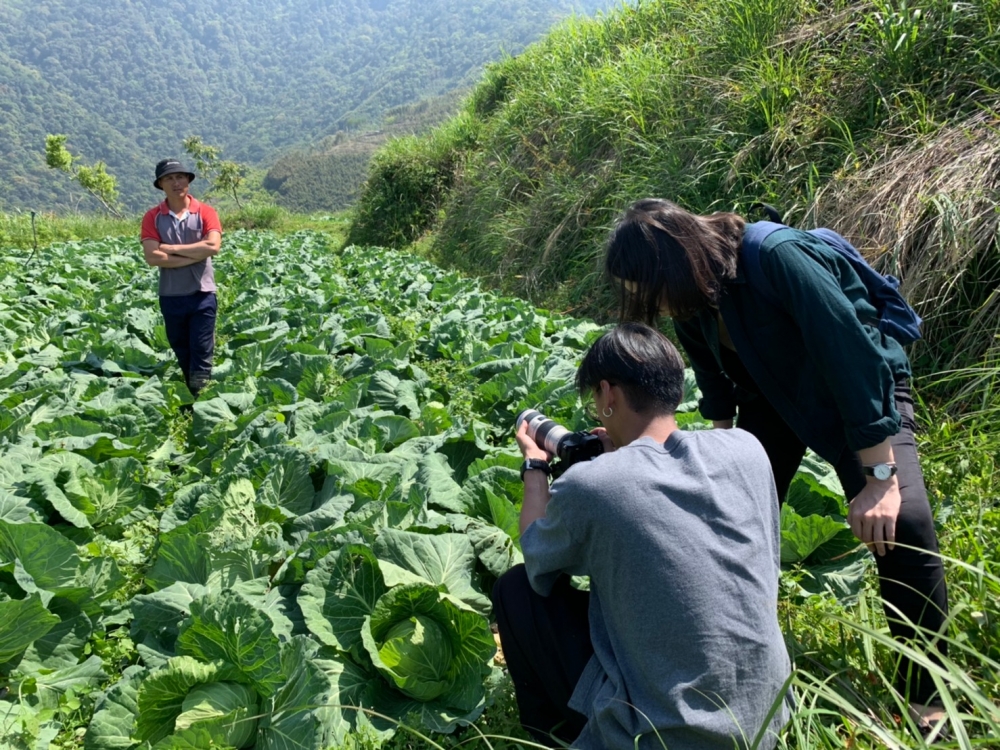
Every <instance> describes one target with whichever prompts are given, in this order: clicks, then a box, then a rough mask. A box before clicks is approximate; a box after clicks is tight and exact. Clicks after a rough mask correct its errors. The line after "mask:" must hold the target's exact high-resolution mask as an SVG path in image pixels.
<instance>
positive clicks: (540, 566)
mask: <svg viewBox="0 0 1000 750" xmlns="http://www.w3.org/2000/svg"><path fill="white" fill-rule="evenodd" d="M683 384H684V364H683V361H682V360H681V357H680V355H679V354H678V352H677V350H676V349H675V348H674V346H673V345H672V344H671V343H670V342H669V341H668V340H667V339H666V338H665V337H664V336H663V335H661V334H660V333H659V332H657V331H656V330H654V329H652V328H650V327H648V326H646V325H643V324H638V323H629V324H624V325H620V326H618V327H617V328H615V329H613V330H611V331H610V332H608V333H606V334H605V335H604V336H602V337H601V338H600V339H598V340H597V341H596V342H595V343H594V345H593V346H592V347H591V348H590V350H589V351H588V352H587V354H586V356H585V357H584V360H583V362H582V363H581V365H580V368H579V371H578V372H577V376H576V385H577V388H578V389H579V391H580V394H581V396H584V397H591V396H592V397H593V400H594V406H595V407H596V411H597V414H598V415H599V419H600V422H601V424H602V427H601V428H597V429H596V430H594V434H596V435H598V436H599V438H600V440H601V442H602V443H603V447H604V452H603V453H601V454H600V455H598V456H597V457H596V458H594V459H593V460H589V461H579V462H576V463H574V464H573V465H572V466H570V467H569V468H568V469H567V470H566V471H565V473H564V474H563V475H562V476H561V477H560V478H558V479H557V480H555V481H554V482H553V483H552V485H551V487H550V486H549V483H548V479H549V477H548V474H549V473H550V472H549V461H550V460H551V459H552V458H553V456H552V455H551V454H550V453H548V452H547V451H546V450H545V449H544V447H540V446H539V445H538V444H537V443H536V442H535V440H534V439H532V437H531V436H530V434H529V424H530V420H528V419H522V420H519V422H520V425H519V427H518V431H517V442H518V445H519V446H520V448H521V452H522V453H523V454H524V458H525V462H524V467H523V471H522V476H523V479H524V504H523V506H522V510H521V546H522V550H523V552H524V565H519V566H517V567H515V568H513V569H512V570H510V571H509V572H508V573H507V574H505V575H504V576H503V577H502V578H501V579H500V580H499V581H497V584H496V586H495V588H494V589H493V604H494V607H495V611H496V615H497V623H498V626H499V631H500V639H501V642H502V645H503V651H504V656H505V658H506V661H507V665H508V668H509V670H510V674H511V678H512V679H513V682H514V687H515V691H516V694H517V704H518V709H519V711H520V718H521V723H522V724H523V725H524V727H525V729H527V730H528V731H529V732H530V733H531V734H532V735H533V736H534V737H535V738H536V739H538V740H539V741H540V742H542V743H545V744H548V745H552V744H558V743H567V744H569V745H570V746H571V747H574V748H581V749H582V750H587V749H591V748H592V749H594V750H597V749H598V748H601V749H602V750H603V749H605V748H606V749H608V750H618V749H619V748H620V749H621V750H626V749H629V750H631V748H640V749H641V750H646V749H647V748H658V749H660V750H662V748H664V747H666V748H669V749H670V750H684V749H685V748H720V749H722V748H725V750H732V748H734V747H740V748H743V747H747V746H748V745H749V744H750V743H752V742H753V740H754V738H755V736H756V735H757V733H758V731H760V730H761V729H762V727H764V725H765V724H767V726H766V727H764V729H765V731H766V734H767V736H766V737H765V739H764V741H763V742H761V743H760V745H759V746H758V747H761V748H771V747H773V746H774V744H775V741H776V733H777V732H778V730H779V729H780V728H781V726H782V725H783V724H784V723H785V721H787V718H788V711H787V708H786V706H785V705H784V701H783V698H784V695H785V692H786V686H785V682H786V679H787V678H788V675H789V670H790V667H789V660H788V654H787V652H786V650H785V644H784V641H783V639H782V636H781V632H780V630H779V628H778V621H777V596H778V566H779V541H778V515H777V514H778V503H777V497H776V495H775V489H774V480H773V478H772V475H771V467H770V463H769V462H768V459H767V455H766V454H765V453H764V450H763V448H762V447H761V446H760V444H759V443H758V442H757V440H756V439H755V438H754V437H752V436H751V435H750V434H749V433H747V432H744V431H742V430H738V429H737V430H706V431H697V432H683V431H681V430H678V428H677V424H676V422H675V420H674V411H675V409H676V408H677V405H678V403H680V399H681V396H682V393H683ZM535 434H536V436H537V430H536V431H535ZM573 575H586V576H590V591H589V593H588V592H585V591H580V590H577V589H575V588H573V587H572V586H571V585H570V578H569V576H573ZM779 696H780V697H779ZM776 703H779V704H780V707H779V708H778V710H776V711H775V712H774V714H773V715H772V716H770V720H768V717H769V715H770V712H771V709H772V706H774V705H775V704H776Z"/></svg>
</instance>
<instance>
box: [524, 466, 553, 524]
mask: <svg viewBox="0 0 1000 750" xmlns="http://www.w3.org/2000/svg"><path fill="white" fill-rule="evenodd" d="M548 504H549V478H548V477H547V476H546V475H545V472H543V471H526V472H525V473H524V503H523V504H522V505H521V523H520V530H521V533H522V534H523V533H524V532H525V530H526V529H527V528H528V527H529V526H531V524H533V523H534V522H535V521H537V520H538V519H539V518H545V506H546V505H548Z"/></svg>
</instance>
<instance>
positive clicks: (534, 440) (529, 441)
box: [516, 409, 610, 479]
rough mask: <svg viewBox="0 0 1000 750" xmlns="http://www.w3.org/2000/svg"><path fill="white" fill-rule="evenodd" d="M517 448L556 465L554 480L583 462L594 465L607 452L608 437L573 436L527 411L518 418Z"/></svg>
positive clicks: (555, 424) (553, 423) (529, 456)
mask: <svg viewBox="0 0 1000 750" xmlns="http://www.w3.org/2000/svg"><path fill="white" fill-rule="evenodd" d="M516 426H517V434H516V437H517V444H518V447H520V449H521V453H522V454H523V455H524V457H525V458H526V459H527V458H538V459H542V460H543V461H548V460H550V459H551V458H553V457H558V459H559V460H558V461H557V462H555V463H554V464H552V478H553V479H555V478H558V477H559V476H561V475H562V473H563V472H564V471H566V469H568V468H569V467H570V466H572V465H573V464H575V463H578V462H579V461H590V460H591V459H592V458H596V457H597V456H599V455H601V454H602V453H604V452H605V450H606V447H605V441H608V443H610V441H609V440H608V438H607V436H606V435H601V434H594V433H590V432H583V431H581V432H570V431H569V430H567V429H566V428H565V427H563V426H562V425H560V424H557V423H556V422H554V421H552V420H551V419H549V418H548V417H546V416H545V415H544V414H542V413H540V412H538V411H536V410H534V409H525V410H524V411H522V412H521V413H520V414H519V415H518V417H517V422H516Z"/></svg>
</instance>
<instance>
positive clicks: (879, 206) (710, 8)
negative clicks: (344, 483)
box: [352, 0, 1000, 368]
mask: <svg viewBox="0 0 1000 750" xmlns="http://www.w3.org/2000/svg"><path fill="white" fill-rule="evenodd" d="M998 24H1000V2H997V0H974V2H967V3H953V2H945V0H915V1H914V0H827V1H824V2H814V1H811V0H693V2H687V1H685V2H680V0H650V1H648V2H645V1H644V2H641V3H638V4H637V7H629V6H626V7H622V8H620V9H619V10H617V11H615V12H613V13H611V14H609V15H607V16H606V17H603V18H601V19H600V20H578V21H573V22H570V23H566V24H564V25H563V26H562V27H560V28H559V29H558V30H557V31H555V32H554V33H552V34H551V35H550V36H549V37H547V38H546V39H545V40H543V41H542V42H539V43H537V44H535V45H533V46H532V47H531V48H529V49H528V50H527V51H526V52H525V53H524V54H522V55H520V56H519V57H517V58H514V59H510V60H507V61H505V62H503V63H500V64H497V65H495V66H493V67H491V68H490V69H489V71H488V73H487V75H486V76H485V78H484V80H483V82H482V83H481V84H480V85H479V87H478V88H477V89H476V90H475V91H474V93H473V94H472V95H471V97H470V98H469V99H468V101H467V102H466V105H465V108H464V111H463V112H462V113H460V114H459V115H458V116H457V117H456V118H455V119H454V120H453V121H451V122H450V123H448V124H446V125H445V126H443V127H442V128H441V129H439V130H438V131H436V132H434V133H432V134H431V135H429V136H427V137H424V138H420V139H412V138H411V139H403V140H400V141H397V142H394V143H392V144H390V145H389V146H387V147H386V149H384V150H383V151H382V152H381V153H380V154H378V155H376V158H375V161H374V165H373V168H372V170H371V172H370V175H369V180H368V183H367V187H366V189H365V191H364V193H363V195H362V198H361V201H360V203H359V207H358V213H357V219H356V221H355V224H354V228H353V233H352V235H353V238H354V239H356V240H358V241H364V242H373V241H374V242H383V243H400V242H408V241H412V240H413V239H415V238H417V237H419V236H421V235H422V234H423V233H424V232H426V231H427V230H428V229H433V230H435V233H434V235H433V236H432V237H431V238H430V240H429V242H430V247H431V250H432V253H433V255H435V256H436V257H437V258H438V259H440V260H441V261H443V262H445V263H448V264H451V265H454V266H457V267H460V268H463V269H465V270H467V271H469V272H472V273H476V274H480V275H485V276H487V277H488V278H489V279H490V281H491V282H492V283H494V284H495V285H497V286H499V287H501V288H504V289H506V290H508V291H513V292H517V293H520V294H525V295H527V296H529V297H530V298H532V299H534V300H535V301H537V302H539V303H544V304H546V305H548V306H557V307H560V308H567V309H573V310H576V311H584V310H585V311H587V312H589V313H592V314H595V315H597V316H598V317H602V316H604V317H606V316H607V315H608V314H609V308H608V302H609V300H608V299H607V297H606V296H603V294H602V292H601V289H602V288H603V286H602V285H600V284H597V283H595V282H596V281H597V276H598V274H599V268H598V265H599V264H598V259H599V256H600V252H601V245H602V243H603V240H604V238H605V236H606V233H607V230H608V228H609V227H610V226H611V224H612V223H613V221H614V218H615V216H616V215H617V214H618V213H619V212H620V211H621V210H622V209H623V208H624V207H625V206H626V205H628V204H629V203H630V202H631V201H633V200H635V199H636V198H639V197H645V196H649V195H657V196H662V197H667V198H671V199H674V200H676V201H679V202H680V203H682V204H684V205H686V206H687V207H689V208H690V209H692V210H695V211H712V210H719V209H726V210H732V209H735V210H741V211H747V210H748V207H749V205H750V204H752V203H753V202H755V201H758V200H765V201H768V202H771V203H774V204H775V205H778V206H781V207H782V208H783V209H784V210H785V211H786V216H787V217H788V218H789V220H790V221H792V222H794V223H798V224H802V225H812V224H817V223H823V224H828V225H832V226H834V227H835V228H837V229H839V230H840V231H842V232H843V233H845V234H846V235H848V236H850V237H851V238H853V239H854V240H855V241H856V242H857V244H858V245H859V246H860V247H861V248H862V249H863V250H864V251H866V252H867V253H868V254H869V256H870V257H878V258H879V265H880V266H881V267H882V268H884V269H887V270H889V269H891V270H893V271H895V272H896V273H899V274H901V275H902V276H903V277H904V281H905V287H906V291H907V293H908V295H909V296H910V298H911V300H912V301H914V302H915V304H916V306H917V307H918V308H919V310H920V312H921V313H922V314H923V315H924V317H925V319H926V322H927V325H926V329H925V330H926V334H927V339H928V341H927V343H924V344H922V345H920V346H919V347H918V348H917V349H916V354H917V356H918V358H919V359H920V360H921V362H923V363H924V366H925V367H938V368H942V367H951V366H956V365H960V364H965V363H969V362H972V361H979V360H980V359H981V358H982V357H983V356H986V355H988V354H989V353H990V351H991V347H994V348H995V346H996V343H995V342H996V339H995V338H994V336H993V332H994V331H995V330H996V327H997V322H998V319H1000V295H997V294H996V293H995V292H996V287H997V284H998V282H1000V253H998V251H997V245H996V233H997V228H998V223H1000V215H998V213H997V211H996V210H995V205H996V201H997V197H998V183H1000V171H998V169H997V166H998V161H1000V134H998V131H997V128H996V125H997V123H998V122H1000V120H998V118H997V115H996V113H995V103H996V94H995V92H996V90H997V87H998V85H1000V66H998V65H997V61H998V59H1000V55H998V42H1000V32H998V30H997V26H998Z"/></svg>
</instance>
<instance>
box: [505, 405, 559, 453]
mask: <svg viewBox="0 0 1000 750" xmlns="http://www.w3.org/2000/svg"><path fill="white" fill-rule="evenodd" d="M522 422H527V423H528V437H530V438H531V439H532V440H534V441H535V443H537V444H538V447H539V448H543V449H545V450H547V451H548V452H549V453H551V454H552V455H553V456H559V457H560V458H562V456H560V455H559V443H560V442H561V441H562V440H563V438H565V437H566V436H567V435H569V430H567V429H566V428H565V427H563V426H562V425H561V424H557V423H556V422H554V421H552V420H551V419H549V418H548V417H546V416H545V415H544V414H542V413H541V412H539V411H535V410H534V409H525V410H524V411H522V412H521V413H520V414H518V415H517V423H516V424H515V425H514V429H515V430H520V429H521V423H522Z"/></svg>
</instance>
